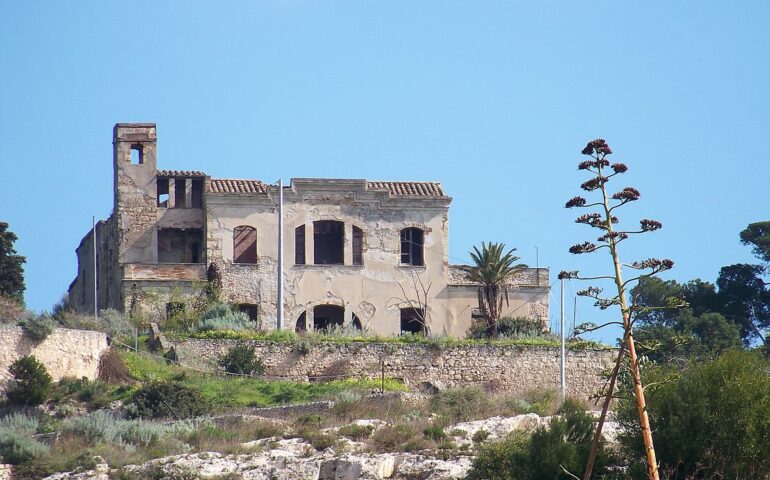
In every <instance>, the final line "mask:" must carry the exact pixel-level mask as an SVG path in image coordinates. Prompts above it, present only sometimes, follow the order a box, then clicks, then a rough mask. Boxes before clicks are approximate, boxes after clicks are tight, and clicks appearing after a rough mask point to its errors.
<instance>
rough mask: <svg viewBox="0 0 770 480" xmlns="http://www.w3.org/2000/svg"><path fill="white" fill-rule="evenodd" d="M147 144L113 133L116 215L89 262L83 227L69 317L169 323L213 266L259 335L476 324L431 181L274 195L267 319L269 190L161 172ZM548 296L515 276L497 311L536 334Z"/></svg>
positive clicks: (533, 278)
mask: <svg viewBox="0 0 770 480" xmlns="http://www.w3.org/2000/svg"><path fill="white" fill-rule="evenodd" d="M156 143H157V135H156V127H155V124H150V123H131V124H128V123H119V124H117V125H115V127H114V130H113V165H114V207H113V210H112V214H111V215H110V217H109V218H108V219H107V220H100V221H98V222H97V224H96V227H95V233H96V242H95V243H96V252H95V253H96V255H94V250H93V249H94V239H93V234H94V231H93V230H92V231H89V233H88V234H87V235H86V236H85V237H84V238H83V239H82V241H81V242H80V245H79V246H78V247H77V249H76V252H77V258H78V274H77V277H76V278H75V280H74V281H73V282H72V284H71V285H70V287H69V299H70V303H71V305H72V306H73V307H74V308H76V309H77V310H78V311H80V312H84V313H85V312H93V311H94V308H95V307H96V308H98V309H104V308H115V309H117V310H120V311H124V312H130V313H148V314H149V313H154V314H155V315H159V316H163V315H169V314H172V313H173V312H174V311H175V309H176V308H180V306H179V302H178V298H179V297H180V296H182V297H184V296H192V295H196V294H197V293H196V292H200V291H201V288H202V285H205V283H206V280H207V278H208V276H209V275H211V273H210V272H211V270H218V272H219V274H218V276H219V278H221V285H222V290H221V292H222V297H223V299H225V300H227V301H228V302H230V303H232V304H235V305H237V306H238V308H240V309H241V310H242V311H244V312H246V313H247V314H248V315H249V317H250V318H251V319H252V320H253V321H254V322H256V325H257V326H259V327H260V328H262V329H265V330H270V329H274V328H278V327H280V328H285V329H295V330H297V331H303V330H313V329H326V328H328V327H330V326H333V325H344V326H350V327H356V328H360V329H364V330H367V331H369V332H371V333H374V334H380V335H398V334H400V333H402V332H417V331H420V330H421V323H420V319H424V320H425V323H426V324H427V327H428V328H429V331H430V333H431V335H448V336H454V337H463V336H464V335H465V332H466V330H467V329H468V328H469V327H470V325H471V323H472V321H473V320H474V318H478V317H479V313H478V299H477V288H476V285H474V284H472V283H470V282H468V281H467V280H466V279H465V273H464V271H463V270H462V269H461V268H460V267H459V266H456V265H451V264H450V263H449V261H448V259H449V257H448V253H449V245H448V241H449V240H448V237H449V235H448V234H449V205H450V203H451V202H452V198H451V197H449V196H448V195H447V194H446V193H445V192H444V189H443V188H442V186H441V184H440V183H434V182H400V181H394V182H387V181H368V180H359V179H321V178H295V179H292V180H291V182H290V184H289V185H288V186H284V187H282V188H283V262H282V263H283V265H282V278H281V281H282V283H283V289H284V295H283V298H284V301H283V315H282V316H283V318H282V319H281V321H280V323H279V322H277V312H278V309H277V308H276V304H277V291H278V259H279V247H278V245H279V235H278V226H279V218H278V214H279V208H278V202H279V187H278V186H277V185H275V184H273V185H271V184H266V183H263V182H261V181H259V180H232V179H216V178H211V177H209V176H208V175H206V174H205V173H202V172H197V171H186V170H158V169H157V157H156ZM94 268H96V278H97V280H96V285H95V283H94ZM95 290H96V295H95V293H94V291H95ZM549 294H550V292H549V278H548V269H546V268H539V269H535V268H528V269H524V270H522V271H521V272H520V273H519V274H518V275H517V277H516V281H515V284H514V285H513V286H512V289H511V294H510V296H509V299H510V302H509V304H508V305H507V306H504V311H503V314H505V315H513V316H526V317H530V318H534V319H537V320H539V321H540V322H542V325H544V326H546V325H547V323H548V314H549V312H548V306H549ZM95 297H96V299H95ZM95 301H96V303H97V305H94V302H95Z"/></svg>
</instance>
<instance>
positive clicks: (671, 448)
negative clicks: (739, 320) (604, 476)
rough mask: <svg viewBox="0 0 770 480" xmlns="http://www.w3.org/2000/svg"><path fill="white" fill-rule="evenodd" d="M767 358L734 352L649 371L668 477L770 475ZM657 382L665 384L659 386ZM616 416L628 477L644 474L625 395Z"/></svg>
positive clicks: (660, 451)
mask: <svg viewBox="0 0 770 480" xmlns="http://www.w3.org/2000/svg"><path fill="white" fill-rule="evenodd" d="M768 368H770V363H768V361H767V359H765V358H763V357H762V356H761V355H760V354H758V353H756V352H748V351H739V350H733V351H730V352H727V353H725V354H723V355H721V356H720V357H718V358H716V359H714V360H704V361H695V362H692V363H691V364H690V365H689V366H688V367H687V368H686V369H685V370H684V371H679V370H677V369H676V368H675V367H674V366H671V365H658V366H655V367H653V368H651V369H650V370H649V371H648V375H649V376H648V378H649V379H650V382H652V383H650V385H653V384H657V386H656V387H655V388H652V387H651V388H649V389H648V395H647V408H648V410H649V412H650V414H651V416H652V424H653V425H654V426H655V446H656V447H657V449H656V450H657V452H658V461H659V462H660V465H661V468H660V470H661V472H663V473H664V475H665V478H667V479H670V480H679V479H681V480H684V479H696V478H702V479H710V478H735V479H738V478H757V479H759V478H768V477H769V476H770V442H768V440H767V439H768V438H770V375H769V374H768ZM658 382H660V383H658ZM618 418H619V420H620V422H621V424H622V425H623V426H624V428H625V429H627V430H626V434H623V435H622V436H621V442H622V445H623V447H624V451H625V453H626V454H627V455H628V456H629V458H630V461H631V469H630V471H629V474H630V476H632V477H633V478H638V479H644V478H646V477H645V475H646V471H645V465H644V449H643V445H642V443H641V439H640V437H639V430H638V429H639V427H638V425H637V423H636V422H635V419H636V405H635V404H634V403H633V401H632V400H630V399H622V400H621V401H620V404H619V408H618Z"/></svg>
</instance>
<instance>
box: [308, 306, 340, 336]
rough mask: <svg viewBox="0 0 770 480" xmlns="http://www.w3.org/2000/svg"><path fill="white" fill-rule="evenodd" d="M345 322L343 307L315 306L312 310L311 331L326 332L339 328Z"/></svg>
mask: <svg viewBox="0 0 770 480" xmlns="http://www.w3.org/2000/svg"><path fill="white" fill-rule="evenodd" d="M344 322H345V307H340V306H339V305H316V306H315V307H314V308H313V329H314V330H316V331H322V332H328V331H329V330H331V329H332V328H334V327H341V326H342V324H343V323H344Z"/></svg>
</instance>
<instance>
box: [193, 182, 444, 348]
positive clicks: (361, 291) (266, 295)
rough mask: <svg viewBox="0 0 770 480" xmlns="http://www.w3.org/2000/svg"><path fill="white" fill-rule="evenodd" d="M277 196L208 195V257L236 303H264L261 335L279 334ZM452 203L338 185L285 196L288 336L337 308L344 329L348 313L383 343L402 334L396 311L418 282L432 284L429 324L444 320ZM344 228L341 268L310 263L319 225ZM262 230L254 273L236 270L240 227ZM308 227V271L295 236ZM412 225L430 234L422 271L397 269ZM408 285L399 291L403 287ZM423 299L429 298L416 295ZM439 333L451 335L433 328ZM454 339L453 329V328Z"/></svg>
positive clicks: (247, 269) (288, 191) (303, 188)
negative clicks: (359, 247) (359, 254)
mask: <svg viewBox="0 0 770 480" xmlns="http://www.w3.org/2000/svg"><path fill="white" fill-rule="evenodd" d="M275 195H276V191H275V189H273V190H271V191H270V194H269V195H264V194H263V195H253V196H238V195H212V194H209V195H207V200H206V204H207V213H208V215H207V244H208V252H207V258H208V259H209V261H214V262H219V263H221V264H222V265H223V266H224V267H223V269H222V270H223V287H224V293H225V295H226V297H227V299H228V300H229V301H231V302H233V303H258V304H259V307H260V320H261V322H262V327H263V328H274V327H275V315H276V306H275V298H276V290H277V268H276V259H277V258H278V247H277V245H278V238H277V229H278V218H277V214H276V209H275V205H276V202H275ZM447 212H448V201H447V200H446V199H442V200H437V201H431V200H419V201H407V202H404V201H400V202H399V201H397V200H393V199H388V198H387V197H386V194H385V193H384V192H377V195H373V194H371V193H369V194H367V193H366V192H363V191H358V192H357V191H356V185H353V186H352V187H351V185H346V184H344V183H343V184H342V185H340V183H339V182H338V181H329V182H328V183H327V184H323V183H322V182H316V184H314V185H311V186H307V185H302V184H301V183H300V184H299V185H294V186H293V188H291V189H286V190H285V192H284V259H285V260H284V265H285V270H284V285H285V301H286V304H285V305H284V311H285V315H284V322H283V325H284V328H287V329H294V327H295V325H296V321H297V318H298V317H299V316H300V314H301V313H302V312H305V311H306V312H307V313H306V315H307V321H308V323H312V308H313V307H314V306H316V305H322V304H331V305H340V306H344V307H345V323H346V324H349V323H350V322H351V321H352V314H353V313H355V314H356V316H358V318H359V319H360V320H361V322H362V325H363V327H364V328H365V329H367V330H369V331H371V332H373V333H378V334H382V335H392V334H398V333H400V307H402V306H406V304H405V303H404V302H403V300H404V297H405V292H406V296H408V297H409V298H410V299H412V300H416V297H417V292H416V291H415V288H414V287H413V284H412V280H411V278H412V276H413V275H416V276H418V277H419V278H420V279H421V281H422V283H423V285H425V286H426V287H427V286H430V290H429V292H428V307H429V313H430V316H431V319H432V320H434V321H436V322H443V319H444V318H446V316H445V311H444V310H445V303H444V302H443V301H441V300H440V299H439V295H440V292H441V291H442V290H444V288H445V286H446V268H447V262H446V256H445V252H446V251H447V248H448V245H447V236H448V231H447V230H448V220H447ZM317 220H337V221H341V222H344V223H345V264H344V265H313V247H314V244H313V222H314V221H317ZM239 225H250V226H253V227H255V228H256V229H257V252H258V264H257V265H233V264H232V258H233V245H232V235H233V230H234V228H235V227H237V226H239ZM300 225H305V250H306V265H295V264H294V260H295V228H296V227H298V226H300ZM353 225H355V226H357V227H359V228H361V229H362V230H363V232H364V248H363V263H364V264H363V265H352V226H353ZM410 226H415V227H419V228H422V229H423V230H424V231H425V250H424V251H425V265H426V266H425V267H409V266H401V265H400V248H401V244H400V231H401V229H403V228H406V227H410ZM399 284H401V285H402V286H403V287H404V290H403V291H402V290H401V288H400V287H399ZM419 293H420V296H422V295H423V292H422V291H420V292H419ZM437 329H438V331H442V332H443V331H445V330H447V328H446V327H445V326H444V325H443V324H441V325H437ZM448 330H450V331H452V332H454V331H455V330H456V329H454V328H449V329H448Z"/></svg>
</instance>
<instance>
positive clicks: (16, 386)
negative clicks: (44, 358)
mask: <svg viewBox="0 0 770 480" xmlns="http://www.w3.org/2000/svg"><path fill="white" fill-rule="evenodd" d="M8 372H9V373H10V374H11V375H12V376H13V379H12V380H11V382H10V384H9V386H8V391H7V392H6V395H7V396H8V400H10V401H11V402H12V403H16V404H18V405H39V404H41V403H43V402H45V400H46V399H47V398H48V394H49V393H50V392H51V385H52V384H53V378H51V375H50V374H49V373H48V370H46V368H45V365H43V364H42V363H40V362H39V361H38V359H37V358H35V357H34V356H32V355H26V356H24V357H20V358H18V359H17V360H16V361H14V362H13V363H12V364H11V366H10V367H8Z"/></svg>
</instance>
